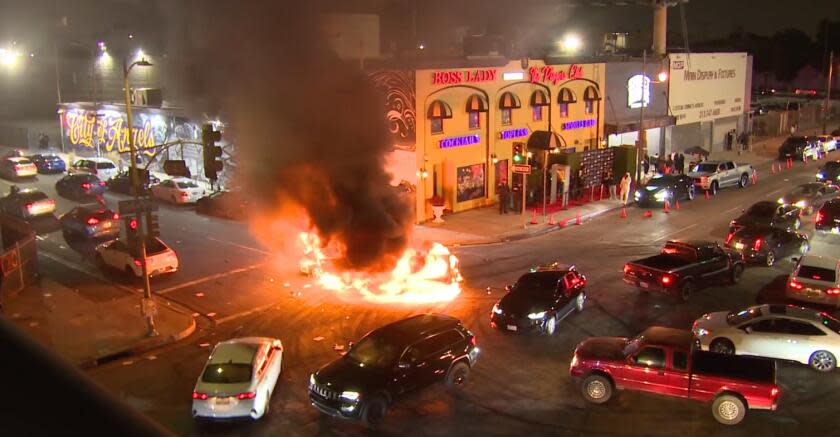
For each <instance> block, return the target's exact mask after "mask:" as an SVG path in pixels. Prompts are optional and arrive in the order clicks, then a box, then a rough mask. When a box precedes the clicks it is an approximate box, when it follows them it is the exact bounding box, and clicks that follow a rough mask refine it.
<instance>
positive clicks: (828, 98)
mask: <svg viewBox="0 0 840 437" xmlns="http://www.w3.org/2000/svg"><path fill="white" fill-rule="evenodd" d="M833 74H834V51H833V50H832V51H831V53H830V54H829V55H828V83H827V84H826V86H825V109H823V129H822V133H823V135H825V134H826V133H827V132H826V131H827V130H828V128H827V125H828V110H829V105H830V104H831V84H832V76H833Z"/></svg>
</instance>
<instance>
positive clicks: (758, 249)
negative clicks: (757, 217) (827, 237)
mask: <svg viewBox="0 0 840 437" xmlns="http://www.w3.org/2000/svg"><path fill="white" fill-rule="evenodd" d="M725 246H726V248H727V249H729V251H730V252H734V253H737V254H740V255H741V256H742V257H743V258H744V260H745V261H748V262H750V261H752V262H759V263H762V264H764V265H766V266H767V267H771V266H772V265H773V264H775V263H776V260H778V259H781V258H784V257H786V256H789V255H795V254H800V255H804V254H805V252H807V251H808V249H810V247H811V246H810V245H809V244H808V236H807V235H805V234H800V233H798V232H795V231H791V230H787V229H779V228H774V227H771V226H762V225H758V226H747V227H744V228H740V229H738V230H737V231H735V232H733V233H730V234H729V235H728V236H727V237H726V243H725Z"/></svg>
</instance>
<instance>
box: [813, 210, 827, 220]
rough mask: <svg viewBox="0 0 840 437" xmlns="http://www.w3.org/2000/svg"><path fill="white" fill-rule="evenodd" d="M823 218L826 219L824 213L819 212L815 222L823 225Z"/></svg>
mask: <svg viewBox="0 0 840 437" xmlns="http://www.w3.org/2000/svg"><path fill="white" fill-rule="evenodd" d="M823 218H825V216H824V215H823V213H822V211H818V212H817V218H816V219H814V221H816V222H817V223H822V221H823Z"/></svg>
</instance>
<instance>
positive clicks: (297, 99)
mask: <svg viewBox="0 0 840 437" xmlns="http://www.w3.org/2000/svg"><path fill="white" fill-rule="evenodd" d="M179 3H180V2H179ZM312 3H314V2H299V1H251V0H248V1H205V0H201V1H193V2H185V3H180V4H179V6H170V7H173V8H178V9H177V11H173V16H172V19H171V20H170V22H171V23H172V26H171V27H172V28H174V29H179V30H178V31H176V32H175V33H174V35H173V36H174V39H173V44H174V46H175V47H176V48H177V49H176V50H175V51H174V52H173V53H171V54H170V56H178V57H179V59H178V60H179V61H183V62H178V61H175V62H173V65H180V66H181V72H180V73H181V74H179V75H178V76H179V77H181V78H182V82H181V83H180V84H179V87H178V88H179V90H180V91H181V92H182V93H183V94H185V95H186V100H187V102H192V109H193V110H198V111H201V112H202V113H205V114H220V115H221V116H222V117H223V119H226V120H228V121H229V122H230V132H228V133H226V137H228V134H232V135H231V136H232V137H233V138H232V139H233V141H234V142H235V145H236V150H237V152H236V153H237V155H238V156H237V174H238V178H239V179H240V181H241V182H242V183H243V185H244V186H245V187H246V190H247V191H248V192H250V193H253V195H254V199H255V200H256V201H257V202H259V203H260V204H261V206H262V207H263V209H265V210H267V211H277V210H279V209H280V208H281V207H283V206H285V205H286V204H288V203H295V204H299V205H300V206H302V207H303V208H304V209H305V210H306V212H307V213H308V215H309V217H310V219H311V224H312V226H313V227H314V229H315V230H316V231H317V233H318V234H319V236H320V237H321V240H322V241H334V240H338V241H340V242H341V243H343V245H344V246H345V248H346V252H345V257H344V259H343V263H344V265H345V267H348V268H352V269H356V270H374V269H382V268H387V267H389V266H392V265H393V262H394V261H395V259H396V256H398V255H399V254H400V253H401V252H402V250H403V249H404V247H405V245H406V243H407V234H408V230H409V227H410V225H411V222H412V220H413V218H412V213H411V208H410V206H409V205H408V203H407V202H406V201H405V200H404V199H403V198H402V197H400V195H399V194H398V192H397V191H396V190H395V189H393V188H392V187H390V185H389V181H390V176H389V175H388V174H387V173H386V172H385V171H384V169H383V164H384V157H385V154H386V153H387V152H388V151H389V150H390V149H391V147H392V146H391V144H390V143H389V141H388V137H387V128H386V122H385V119H384V116H383V108H384V103H383V102H384V100H383V97H382V95H381V94H380V93H379V92H377V91H376V90H375V88H374V87H373V85H372V83H370V82H369V81H368V80H367V78H366V75H365V74H364V73H363V72H362V71H360V69H359V64H358V62H354V63H352V64H349V63H345V62H344V61H342V60H340V59H339V58H338V57H337V56H336V55H335V54H334V53H333V51H332V50H331V49H330V48H328V46H327V44H326V42H325V40H324V38H323V37H322V30H321V28H320V22H321V21H320V17H321V14H322V13H323V12H324V11H323V10H322V9H320V8H318V7H316V6H313V5H312ZM186 104H187V105H190V103H186Z"/></svg>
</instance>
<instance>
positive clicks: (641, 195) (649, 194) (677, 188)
mask: <svg viewBox="0 0 840 437" xmlns="http://www.w3.org/2000/svg"><path fill="white" fill-rule="evenodd" d="M694 193H695V188H694V180H692V179H691V178H690V177H688V176H686V175H663V176H656V177H654V178H652V179H651V180H649V181H648V182H647V183H645V184H644V185H642V186H641V187H639V188H638V189H637V190H636V193H635V199H636V204H637V205H639V206H648V205H657V204H661V203H665V201H666V200H667V201H668V202H670V203H673V202H674V201H677V200H681V199H686V200H694Z"/></svg>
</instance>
